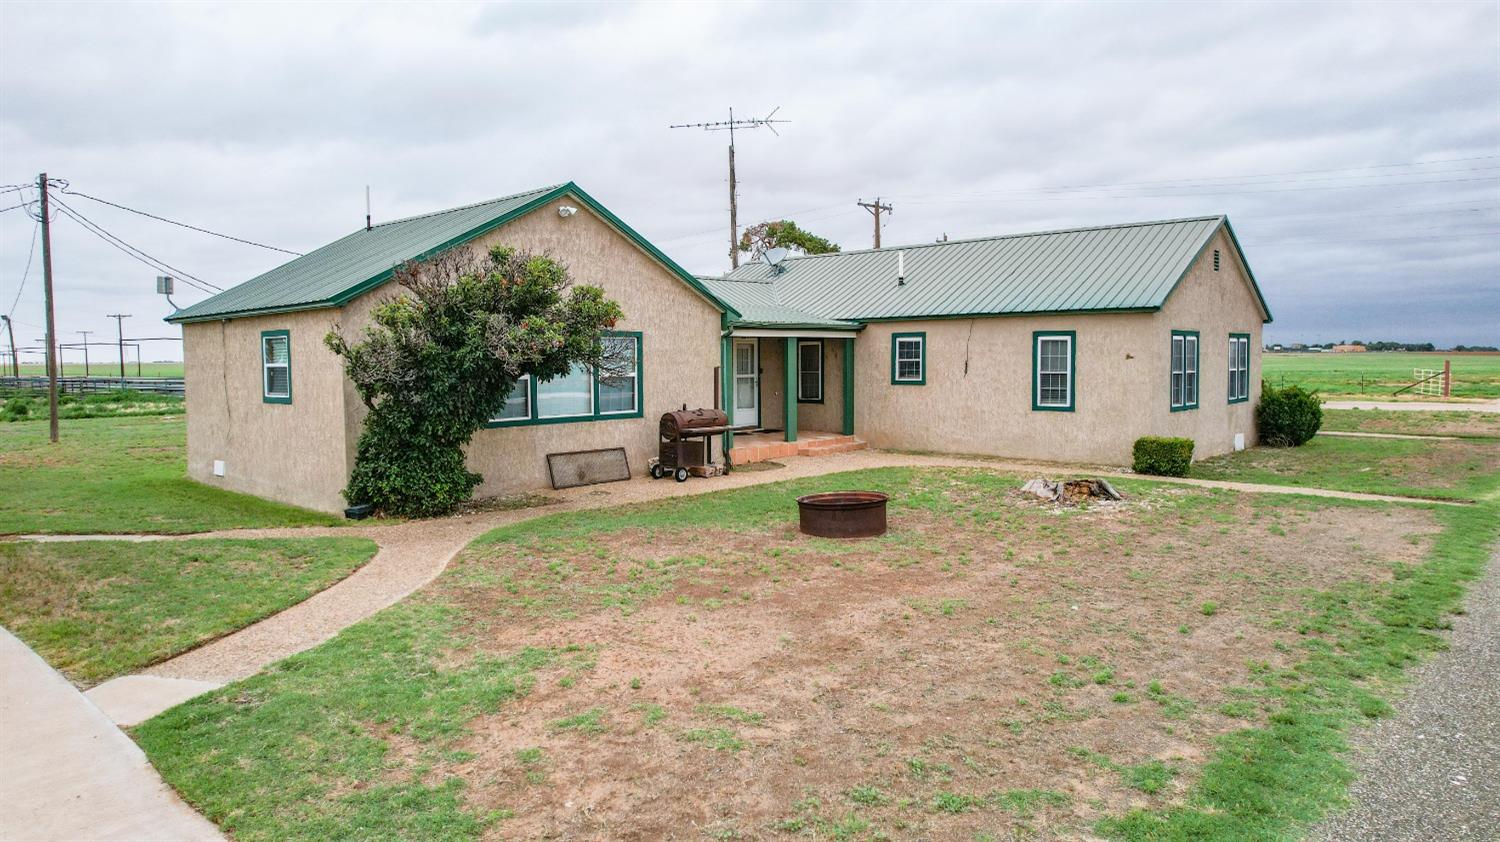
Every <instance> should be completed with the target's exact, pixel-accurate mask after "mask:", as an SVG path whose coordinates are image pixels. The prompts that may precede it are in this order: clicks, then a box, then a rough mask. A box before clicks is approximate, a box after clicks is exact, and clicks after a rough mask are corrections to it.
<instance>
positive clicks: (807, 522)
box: [797, 491, 890, 538]
mask: <svg viewBox="0 0 1500 842" xmlns="http://www.w3.org/2000/svg"><path fill="white" fill-rule="evenodd" d="M888 499H890V498H889V497H887V496H886V495H884V494H881V493H880V492H878V491H826V492H823V493H822V494H808V495H805V496H802V497H798V498H797V509H798V510H799V511H800V513H801V517H802V523H801V528H802V532H803V534H804V535H815V536H817V537H819V538H870V537H873V536H875V535H884V534H885V504H886V501H887V500H888Z"/></svg>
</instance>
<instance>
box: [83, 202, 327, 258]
mask: <svg viewBox="0 0 1500 842" xmlns="http://www.w3.org/2000/svg"><path fill="white" fill-rule="evenodd" d="M62 192H63V193H65V194H67V195H69V196H79V197H82V198H84V199H88V200H89V201H91V202H98V203H99V204H101V205H109V206H110V207H112V208H119V209H120V210H122V211H129V212H130V213H133V214H138V215H140V216H144V217H146V218H147V219H154V220H156V221H158V222H165V223H167V224H169V225H176V226H179V227H181V228H186V229H188V230H190V231H197V232H199V233H202V234H209V235H212V236H215V237H222V238H224V239H226V240H233V241H235V242H236V243H244V244H245V245H247V246H256V247H258V248H263V249H270V250H271V251H279V252H281V253H282V254H290V255H292V256H293V257H301V256H302V252H300V251H292V250H291V249H284V248H278V247H276V246H268V245H266V244H265V243H257V242H255V241H254V240H246V239H244V238H243V237H235V236H232V235H230V234H221V233H219V232H218V231H210V230H209V229H207V228H200V227H198V226H197V225H189V224H188V223H186V222H178V221H177V220H175V219H167V218H166V217H165V216H157V215H156V214H154V213H147V212H146V211H143V210H137V209H135V208H132V207H127V206H125V205H122V204H119V203H118V202H111V201H110V200H108V199H101V198H99V197H98V196H90V195H89V194H87V193H83V192H81V191H78V190H69V189H66V188H64V189H63V191H62Z"/></svg>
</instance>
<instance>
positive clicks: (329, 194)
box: [0, 0, 1500, 359]
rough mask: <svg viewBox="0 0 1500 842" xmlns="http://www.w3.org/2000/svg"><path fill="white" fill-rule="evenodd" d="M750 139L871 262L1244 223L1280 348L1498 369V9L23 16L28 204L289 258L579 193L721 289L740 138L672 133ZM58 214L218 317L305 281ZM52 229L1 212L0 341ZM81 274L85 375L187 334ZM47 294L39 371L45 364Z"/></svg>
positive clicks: (88, 11)
mask: <svg viewBox="0 0 1500 842" xmlns="http://www.w3.org/2000/svg"><path fill="white" fill-rule="evenodd" d="M730 106H733V107H734V108H735V109H736V114H737V115H741V116H754V115H758V114H765V113H767V112H769V111H770V110H771V109H772V108H775V107H778V106H779V107H780V109H781V110H780V112H779V113H778V117H784V118H785V119H787V120H789V121H790V122H789V123H787V124H785V125H783V126H780V127H779V128H780V131H781V133H780V136H775V135H772V134H771V133H769V132H767V131H765V130H760V131H757V132H751V133H745V134H742V135H740V139H739V144H738V158H739V176H740V189H741V193H740V219H741V221H742V222H755V221H758V220H763V219H775V218H782V217H790V218H793V219H795V220H796V221H798V222H799V223H802V224H803V225H805V226H806V227H809V228H811V229H812V230H814V231H816V232H817V233H820V234H823V235H825V236H828V237H830V238H832V239H834V240H835V241H837V242H839V243H841V244H843V246H844V247H845V248H846V249H852V248H867V247H869V246H870V244H871V243H870V240H871V218H870V216H869V215H868V213H867V212H866V211H865V210H863V209H861V208H859V207H857V206H856V205H855V201H856V200H858V199H860V198H864V199H867V200H868V199H871V198H873V197H875V196H877V195H878V196H880V197H882V198H883V199H884V200H886V201H887V202H890V203H891V204H893V205H894V206H895V213H894V214H893V215H891V216H890V218H889V221H888V224H887V226H886V227H885V229H884V233H883V239H884V243H885V244H887V245H895V244H902V243H918V242H928V241H931V240H933V239H935V238H937V237H940V236H941V235H943V234H947V235H949V236H950V237H955V238H957V237H974V236H983V235H987V234H998V233H1010V232H1020V231H1028V230H1042V229H1050V228H1058V227H1069V226H1077V225H1093V224H1107V223H1118V222H1130V221H1141V220H1150V219H1163V218H1173V217H1182V216H1192V215H1199V214H1214V213H1227V214H1229V216H1230V218H1231V219H1232V220H1233V222H1234V226H1235V229H1236V231H1237V232H1238V233H1239V236H1240V240H1241V244H1242V245H1243V246H1244V248H1245V250H1246V252H1247V255H1248V257H1249V260H1250V263H1251V266H1252V267H1253V269H1254V271H1255V274H1256V276H1257V278H1258V279H1259V281H1260V283H1261V286H1262V288H1263V290H1264V292H1265V295H1266V297H1267V299H1268V300H1269V303H1270V306H1271V308H1272V310H1273V312H1274V314H1275V316H1276V321H1275V322H1274V323H1273V324H1271V325H1269V326H1268V328H1267V331H1266V337H1267V340H1268V341H1278V342H1289V341H1296V340H1300V341H1322V340H1338V339H1346V338H1363V339H1376V338H1388V339H1401V340H1409V341H1432V342H1436V343H1439V344H1441V345H1447V344H1451V343H1470V344H1473V343H1486V344H1496V343H1500V3H1496V2H1493V0H1490V2H1474V3H1434V2H1424V3H1413V4H1410V5H1405V4H1396V3H1381V4H1358V5H1344V4H1301V5H1293V4H1284V3H1277V4H1236V5H1227V4H1206V3H1205V4H1186V3H1170V4H1120V3H1110V4H1104V3H1072V4H1067V5H1061V4H1056V5H1052V4H1049V5H1042V4H1019V3H1015V4H940V3H922V4H920V5H909V6H908V5H897V4H879V5H831V4H822V5H805V6H802V5H789V4H777V5H755V4H729V3H723V4H708V3H696V4H683V5H669V4H642V5H637V6H626V5H614V4H611V5H582V4H565V3H556V2H554V3H546V4H517V5H502V4H496V5H471V4H457V3H454V4H443V5H437V4H428V5H423V6H403V5H396V4H372V3H362V4H352V3H350V4H315V3H305V2H304V3H296V4H291V3H288V4H255V5H251V4H243V5H209V4H172V5H151V4H144V3H101V4H68V3H60V2H54V3H46V4H28V3H18V2H5V3H3V4H0V184H4V185H15V184H20V183H24V182H27V181H31V180H34V179H35V178H36V175H37V173H38V172H40V171H42V170H46V171H47V172H48V174H49V175H50V176H52V177H54V178H61V179H66V180H67V181H68V182H69V183H70V187H69V188H68V189H71V190H76V191H82V192H84V193H88V194H90V195H92V196H96V197H99V198H103V199H108V200H110V201H114V202H118V203H121V204H125V205H128V206H131V207H135V208H139V209H143V210H146V211H150V212H153V213H156V214H160V215H163V216H167V217H171V218H173V219H177V220H181V221H184V222H188V223H192V224H195V225H199V226H203V227H206V228H210V229H214V230H217V231H221V232H225V233H228V234H232V235H235V236H239V237H243V238H247V239H251V240H256V241H259V242H262V243H266V244H270V245H275V246H279V247H282V248H286V249H291V250H295V251H307V250H310V249H313V248H316V247H317V246H320V245H322V244H324V243H326V242H328V241H331V240H333V239H335V238H337V237H339V236H342V235H343V234H346V233H348V232H349V231H351V230H354V229H355V228H357V227H359V226H360V225H362V224H363V216H364V187H365V185H366V184H369V185H371V188H372V191H373V195H374V214H375V219H376V220H377V221H379V220H383V219H392V218H395V217H399V216H404V215H410V214H414V213H422V212H426V211H431V210H436V209H441V208H445V207H450V206H454V205H460V204H466V203H471V202H475V201H479V200H483V199H486V198H492V197H495V196H501V195H505V194H509V193H514V192H518V191H521V190H524V189H527V188H531V187H535V186H540V185H544V184H552V183H556V182H561V181H568V180H573V181H576V182H578V184H580V185H581V186H583V187H584V189H586V190H588V191H589V192H590V193H592V194H593V195H594V196H595V197H596V198H598V199H599V200H600V201H602V202H604V203H605V204H606V205H607V206H608V207H610V208H611V209H612V210H614V211H615V212H616V213H617V214H618V215H619V216H620V217H622V218H623V219H625V220H626V221H627V222H628V223H630V224H631V225H632V226H633V227H635V228H636V229H637V230H639V231H640V232H641V233H642V234H644V235H645V236H646V237H647V238H648V239H650V240H652V241H653V242H655V243H656V244H657V245H658V246H660V247H661V248H662V249H663V250H664V251H666V252H667V253H668V254H670V255H672V256H673V257H674V258H675V259H676V260H677V261H678V262H679V263H681V264H683V265H684V266H686V267H687V268H688V269H690V270H692V271H694V272H699V273H708V274H716V273H719V272H723V271H724V270H726V269H727V268H728V255H727V251H728V245H727V240H728V234H727V226H728V223H727V213H726V208H727V190H726V173H725V142H726V140H727V138H726V137H725V136H724V135H722V134H708V133H705V132H701V131H696V130H684V129H678V130H669V129H668V128H667V126H668V125H669V124H671V123H679V122H690V121H702V120H714V119H721V118H723V117H724V116H725V114H726V111H727V109H728V108H729V107H730ZM33 197H34V191H15V190H12V191H9V192H5V193H0V207H10V206H11V205H14V204H17V203H18V202H19V201H21V200H23V199H28V198H33ZM63 200H64V201H65V202H67V203H68V204H69V205H70V206H71V207H72V208H74V209H75V210H76V211H77V212H79V213H80V214H82V215H83V216H85V217H87V218H88V219H90V220H92V221H93V222H95V223H97V224H98V225H99V226H101V227H102V228H103V229H105V230H107V231H109V232H110V233H112V234H114V235H116V236H118V237H119V238H121V239H122V240H124V241H126V242H128V243H129V244H131V245H133V246H135V247H138V248H140V249H141V250H143V251H145V252H147V253H149V254H151V255H153V256H155V257H156V258H159V259H161V260H164V261H166V262H167V263H170V264H172V265H173V266H175V267H177V268H179V269H181V270H184V271H185V272H187V273H191V274H192V275H195V276H197V277H199V278H202V279H204V280H206V281H209V282H211V283H214V284H217V285H219V286H224V287H228V286H232V285H234V284H236V283H239V282H241V281H244V280H246V279H248V278H250V277H253V276H254V275H256V274H258V273H260V272H262V271H265V270H266V269H269V268H271V267H272V266H275V265H277V264H278V263H280V262H282V261H283V260H285V259H286V255H283V254H279V253H277V252H273V251H267V250H264V249H259V248H254V247H251V246H245V245H240V244H237V243H233V242H229V241H225V240H219V239H215V238H213V237H209V236H205V235H202V234H198V233H194V232H191V231H185V230H182V229H178V228H173V227H171V226H167V225H163V224H161V223H158V222H154V221H151V220H148V219H144V218H141V217H136V216H132V215H131V214H129V213H126V212H124V211H121V210H117V209H115V208H111V207H108V206H104V205H99V204H97V203H94V202H92V201H89V200H87V199H84V198H81V197H77V196H72V197H70V196H67V195H66V194H63ZM34 229H35V224H34V221H33V220H32V219H31V218H29V217H28V216H27V215H26V212H25V211H24V210H9V211H5V212H0V313H3V312H11V302H12V301H13V300H16V297H17V290H18V287H19V285H20V284H21V281H22V277H23V273H25V271H26V266H27V263H28V246H29V245H30V244H31V243H32V237H33V233H34ZM38 250H39V246H38ZM53 251H54V267H55V272H56V283H57V301H58V331H59V335H60V337H61V338H62V339H63V340H64V341H74V340H77V339H78V336H77V335H76V334H74V333H73V331H76V330H93V331H95V332H96V334H95V336H94V339H96V340H100V339H104V338H112V337H113V336H114V322H113V321H112V320H110V319H107V318H106V317H105V314H107V313H115V312H125V313H131V314H133V318H132V319H130V320H128V321H127V322H126V325H127V334H128V335H133V336H160V335H175V334H176V332H177V331H176V329H175V328H173V327H171V326H169V325H166V324H163V323H162V322H161V321H160V319H161V318H162V317H163V316H165V315H167V313H168V312H169V308H168V307H167V305H166V303H165V302H164V301H162V300H161V298H160V297H159V296H156V295H155V294H154V290H153V280H152V279H153V277H154V276H155V275H156V274H157V272H156V271H155V270H153V269H151V268H149V267H147V266H144V265H142V264H141V263H138V262H135V261H134V260H132V259H130V258H129V257H127V256H125V255H124V254H121V253H120V252H118V251H115V250H114V249H112V248H111V247H110V246H108V245H106V244H104V243H103V242H101V241H100V240H99V239H96V238H95V236H94V235H93V234H90V233H89V232H87V231H86V230H85V229H84V228H83V227H81V225H80V224H79V223H78V222H76V221H74V220H72V219H68V218H62V219H61V220H59V221H58V222H57V223H56V224H55V225H54V226H53ZM31 264H32V265H31V267H30V275H29V277H27V279H26V283H25V286H24V289H21V291H20V295H19V300H18V301H17V304H16V306H15V310H14V319H15V322H16V326H17V335H16V338H17V340H18V343H19V344H22V345H38V344H40V343H39V342H38V340H40V338H41V336H42V329H41V325H42V324H43V316H42V284H41V282H40V257H39V255H37V256H35V257H34V258H32V260H31ZM204 297H206V296H205V294H204V293H201V292H198V291H196V290H193V289H191V288H187V287H179V295H178V296H177V302H178V304H180V305H186V304H188V303H192V302H194V301H197V300H201V299H202V298H204ZM99 353H101V354H102V353H105V352H104V351H103V350H102V349H101V351H100V352H99ZM146 353H147V358H148V359H151V358H163V359H164V358H172V357H176V356H177V355H179V354H180V351H179V350H178V349H177V348H175V347H171V346H170V345H163V346H160V347H154V348H150V349H148V350H147V352H146ZM66 356H67V357H68V358H69V359H72V358H75V357H76V354H68V355H66Z"/></svg>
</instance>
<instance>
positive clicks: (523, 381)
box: [490, 374, 531, 424]
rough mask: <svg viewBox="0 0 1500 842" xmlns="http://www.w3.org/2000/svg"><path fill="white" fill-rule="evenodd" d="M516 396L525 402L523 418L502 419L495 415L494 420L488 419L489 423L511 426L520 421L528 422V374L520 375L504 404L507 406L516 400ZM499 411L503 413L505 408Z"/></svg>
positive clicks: (529, 394)
mask: <svg viewBox="0 0 1500 842" xmlns="http://www.w3.org/2000/svg"><path fill="white" fill-rule="evenodd" d="M517 396H520V398H521V400H523V401H525V402H526V414H525V415H523V416H521V417H519V418H506V417H504V416H502V415H500V414H498V413H497V414H496V415H495V417H494V418H491V419H490V422H491V423H494V424H513V423H517V422H520V421H530V420H531V375H529V374H523V375H521V377H520V379H518V380H516V385H515V386H514V387H512V388H511V390H510V395H509V396H508V397H506V399H505V404H506V405H507V406H508V405H509V404H510V402H511V401H513V400H515V399H516V397H517ZM500 410H501V412H504V411H505V406H501V407H500Z"/></svg>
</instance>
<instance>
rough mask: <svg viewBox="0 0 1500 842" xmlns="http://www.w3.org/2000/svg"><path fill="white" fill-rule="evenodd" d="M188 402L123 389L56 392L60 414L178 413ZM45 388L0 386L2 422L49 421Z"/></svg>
mask: <svg viewBox="0 0 1500 842" xmlns="http://www.w3.org/2000/svg"><path fill="white" fill-rule="evenodd" d="M186 409H187V405H186V403H185V402H184V401H183V399H182V398H180V397H178V396H176V395H158V394H153V393H150V392H135V391H129V390H121V391H114V392H98V393H94V394H87V395H72V394H64V395H58V396H57V417H58V418H67V419H71V418H115V417H118V416H121V415H179V414H181V413H183V412H184V411H186ZM47 419H48V406H47V394H46V393H45V392H31V391H24V392H23V391H17V390H9V389H0V422H14V421H46V420H47Z"/></svg>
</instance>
